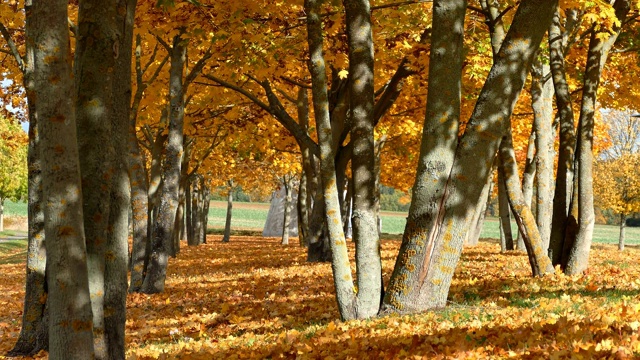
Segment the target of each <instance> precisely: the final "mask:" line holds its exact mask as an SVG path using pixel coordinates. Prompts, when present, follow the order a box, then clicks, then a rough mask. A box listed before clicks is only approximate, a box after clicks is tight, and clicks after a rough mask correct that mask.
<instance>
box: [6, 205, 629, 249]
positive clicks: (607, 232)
mask: <svg viewBox="0 0 640 360" xmlns="http://www.w3.org/2000/svg"><path fill="white" fill-rule="evenodd" d="M4 209H5V214H6V215H8V216H27V204H25V203H13V202H10V201H7V202H5V207H4ZM268 212H269V204H268V203H241V202H236V203H234V204H233V217H232V220H231V227H232V228H233V229H234V230H262V228H263V227H264V223H265V221H266V219H267V213H268ZM226 214H227V203H226V202H225V201H212V202H211V207H210V208H209V228H212V229H222V228H224V223H225V218H226ZM406 216H407V214H406V213H402V212H392V211H383V212H382V232H383V233H387V234H402V232H403V231H404V226H405V222H406ZM511 228H512V229H513V232H514V234H515V231H516V230H517V229H516V224H515V222H512V223H511ZM618 233H619V229H618V227H617V226H613V225H596V226H595V230H594V234H593V241H595V242H600V243H609V244H613V243H617V242H618ZM481 237H483V238H493V239H496V238H499V237H500V227H499V223H498V219H497V218H488V219H486V221H485V223H484V226H483V228H482V234H481ZM625 242H626V244H630V245H631V244H640V228H637V227H636V228H632V227H627V230H626V241H625Z"/></svg>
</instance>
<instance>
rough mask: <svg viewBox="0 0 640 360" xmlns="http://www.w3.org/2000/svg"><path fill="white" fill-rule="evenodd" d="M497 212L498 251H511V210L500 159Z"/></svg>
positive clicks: (512, 245) (512, 246) (512, 247)
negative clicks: (498, 230) (498, 216)
mask: <svg viewBox="0 0 640 360" xmlns="http://www.w3.org/2000/svg"><path fill="white" fill-rule="evenodd" d="M498 164H499V165H498V211H499V214H500V251H502V252H505V251H507V250H513V249H514V244H513V232H512V231H511V209H510V207H509V196H508V195H507V184H506V175H505V173H504V164H502V159H499V160H498Z"/></svg>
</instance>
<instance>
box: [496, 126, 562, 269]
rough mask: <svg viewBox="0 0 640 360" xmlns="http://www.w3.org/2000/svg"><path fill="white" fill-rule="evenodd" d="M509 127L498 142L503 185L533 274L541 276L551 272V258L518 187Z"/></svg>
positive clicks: (516, 167) (516, 166)
mask: <svg viewBox="0 0 640 360" xmlns="http://www.w3.org/2000/svg"><path fill="white" fill-rule="evenodd" d="M511 136H512V135H511V128H510V127H509V129H508V130H507V135H506V136H505V137H504V138H503V140H502V143H501V144H500V151H499V152H500V166H501V167H502V171H503V172H504V174H505V185H506V188H507V192H508V195H509V196H508V198H509V204H510V205H511V208H512V209H513V215H514V217H515V219H516V223H517V224H518V229H519V231H520V233H522V240H523V241H524V245H525V248H526V249H527V255H528V256H529V264H530V265H531V271H532V273H533V276H541V275H544V274H549V273H551V274H552V273H553V272H554V270H553V265H552V264H551V260H549V257H548V256H547V254H546V252H545V251H544V248H543V244H542V239H541V238H540V233H539V232H538V227H537V226H536V223H535V221H534V218H533V213H532V212H531V209H530V208H529V207H528V206H527V204H526V203H525V200H524V196H523V194H522V190H521V189H520V178H519V176H518V163H517V161H516V154H515V152H514V151H513V140H512V138H511Z"/></svg>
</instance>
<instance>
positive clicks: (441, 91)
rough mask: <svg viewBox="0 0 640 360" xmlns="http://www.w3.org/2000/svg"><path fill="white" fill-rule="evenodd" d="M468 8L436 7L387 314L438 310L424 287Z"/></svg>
mask: <svg viewBox="0 0 640 360" xmlns="http://www.w3.org/2000/svg"><path fill="white" fill-rule="evenodd" d="M466 7H467V2H466V1H464V0H455V1H441V0H436V1H434V4H433V30H432V36H431V39H432V40H431V42H432V44H431V49H432V51H431V53H430V62H429V79H430V80H429V91H428V93H427V109H426V115H425V122H424V130H423V132H422V142H421V145H420V157H419V162H418V169H417V172H416V180H415V184H414V186H413V195H412V200H411V207H410V209H409V216H408V217H407V225H406V227H405V230H404V234H403V237H402V245H401V246H400V253H399V255H398V258H397V260H396V264H395V267H394V270H393V274H392V275H391V281H390V282H389V286H388V290H387V292H386V293H385V298H384V304H383V306H384V309H385V310H386V311H392V312H416V311H421V310H424V309H427V308H430V307H433V306H434V304H431V303H429V301H428V300H427V299H426V298H427V297H430V296H431V294H429V293H430V291H428V292H423V291H422V288H423V286H422V285H421V284H422V283H423V280H424V277H423V273H424V270H425V269H426V268H428V267H429V266H430V265H429V263H430V262H431V257H432V251H433V249H434V246H435V245H436V242H435V241H436V239H435V237H434V235H435V234H436V233H437V232H438V228H439V226H440V221H441V220H442V219H441V218H440V213H441V207H442V205H443V203H442V198H443V195H444V192H445V191H446V188H447V186H446V183H447V179H448V178H449V174H450V172H451V166H452V164H453V161H454V153H455V149H456V146H457V143H458V126H459V121H460V91H461V76H462V74H461V70H462V57H463V56H462V51H463V37H464V17H465V11H466ZM484 181H485V179H483V183H484ZM461 245H462V244H461ZM451 272H452V273H453V269H451ZM447 292H448V289H447ZM444 296H445V297H446V294H445V295H444ZM442 305H444V304H438V305H437V306H442Z"/></svg>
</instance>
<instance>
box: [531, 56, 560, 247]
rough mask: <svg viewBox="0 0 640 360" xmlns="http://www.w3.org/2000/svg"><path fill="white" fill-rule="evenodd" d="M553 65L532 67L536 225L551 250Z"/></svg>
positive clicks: (543, 240) (543, 244) (545, 245)
mask: <svg viewBox="0 0 640 360" xmlns="http://www.w3.org/2000/svg"><path fill="white" fill-rule="evenodd" d="M549 71H550V69H549V66H548V65H543V64H542V63H540V62H536V63H534V65H533V67H532V70H531V76H532V81H531V105H532V108H533V128H534V131H535V134H536V140H535V142H536V149H537V150H536V156H535V159H536V160H535V161H536V190H537V191H536V224H537V225H538V231H539V232H540V238H541V239H542V250H543V251H544V253H545V254H547V253H548V249H549V239H550V238H551V219H552V217H553V195H552V194H553V167H554V164H553V151H554V150H553V143H554V140H555V139H554V134H553V127H552V123H553V100H552V98H553V84H552V82H551V80H550V79H547V77H546V74H549Z"/></svg>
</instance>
